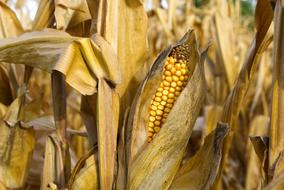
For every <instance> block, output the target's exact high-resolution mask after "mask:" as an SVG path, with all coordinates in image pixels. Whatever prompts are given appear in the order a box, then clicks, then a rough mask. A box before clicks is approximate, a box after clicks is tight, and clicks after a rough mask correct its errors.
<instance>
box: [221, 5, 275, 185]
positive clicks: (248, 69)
mask: <svg viewBox="0 0 284 190" xmlns="http://www.w3.org/2000/svg"><path fill="white" fill-rule="evenodd" d="M264 15H265V16H264ZM272 18H273V11H272V8H271V6H270V4H269V2H268V1H267V0H260V1H258V2H257V6H256V11H255V20H256V29H257V32H256V35H255V39H254V40H253V42H252V44H251V46H250V49H249V51H248V54H247V57H246V59H245V62H244V63H243V66H242V69H241V71H240V74H239V76H238V78H237V81H236V83H235V85H234V87H233V90H232V91H231V93H230V95H229V97H228V98H227V99H226V102H225V105H224V112H223V117H222V121H224V122H226V123H228V124H229V125H230V126H232V127H233V126H234V125H233V122H234V121H236V118H237V117H238V115H239V113H240V111H241V108H242V105H243V101H244V97H245V95H246V92H247V90H248V87H249V84H250V81H251V79H252V77H253V76H254V72H255V69H256V67H257V64H258V61H259V58H260V55H261V53H262V52H263V51H264V50H265V49H266V48H267V47H268V45H269V44H270V42H271V40H272V36H271V34H270V33H269V32H268V30H269V27H270V24H271V22H272ZM232 130H234V129H232ZM232 137H233V136H232V135H231V136H227V137H226V139H225V143H224V147H223V157H222V164H221V167H220V168H221V170H220V172H222V171H223V168H224V166H225V163H226V160H227V155H228V151H229V149H230V145H231V141H232ZM219 174H220V173H219ZM220 176H221V175H219V177H220ZM219 179H220V178H219ZM217 184H218V185H220V180H217V182H216V185H217ZM216 187H217V186H216Z"/></svg>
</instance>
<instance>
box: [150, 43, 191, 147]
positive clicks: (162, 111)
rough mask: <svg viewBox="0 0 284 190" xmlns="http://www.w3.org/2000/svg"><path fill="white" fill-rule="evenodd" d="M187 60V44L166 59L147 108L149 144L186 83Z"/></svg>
mask: <svg viewBox="0 0 284 190" xmlns="http://www.w3.org/2000/svg"><path fill="white" fill-rule="evenodd" d="M188 60H189V46H188V45H187V44H185V45H181V46H177V47H176V48H174V49H173V50H172V52H171V54H170V55H169V56H168V57H167V59H166V62H165V64H164V66H163V76H162V82H161V83H160V86H159V87H158V89H157V90H156V92H155V94H154V95H153V97H152V100H151V105H150V108H149V113H150V115H149V121H148V125H147V126H148V142H151V141H152V140H153V138H154V137H155V135H156V134H157V133H158V132H159V131H160V129H161V127H162V125H163V123H165V121H166V119H167V117H168V115H169V112H170V111H171V109H172V107H173V105H174V103H175V101H176V99H177V98H178V96H179V95H180V93H181V91H182V90H183V89H184V87H185V86H186V84H187V82H188V78H189V68H188V64H189V63H188Z"/></svg>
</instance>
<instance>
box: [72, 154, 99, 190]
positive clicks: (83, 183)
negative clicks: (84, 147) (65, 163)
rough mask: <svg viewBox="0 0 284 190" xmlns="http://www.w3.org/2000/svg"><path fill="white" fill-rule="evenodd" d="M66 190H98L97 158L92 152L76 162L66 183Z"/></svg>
mask: <svg viewBox="0 0 284 190" xmlns="http://www.w3.org/2000/svg"><path fill="white" fill-rule="evenodd" d="M68 189H70V190H76V189H86V190H96V189H99V175H98V158H97V154H96V153H95V151H94V150H91V151H90V152H89V153H88V154H87V155H86V156H83V157H82V158H81V159H80V160H79V161H78V162H77V164H76V166H75V168H74V169H73V171H72V174H71V177H70V180H69V182H68Z"/></svg>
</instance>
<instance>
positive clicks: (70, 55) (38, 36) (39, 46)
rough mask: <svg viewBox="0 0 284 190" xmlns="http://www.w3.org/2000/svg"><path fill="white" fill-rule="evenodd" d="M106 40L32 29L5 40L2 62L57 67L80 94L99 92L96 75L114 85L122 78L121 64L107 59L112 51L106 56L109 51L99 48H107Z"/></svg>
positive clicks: (0, 51)
mask: <svg viewBox="0 0 284 190" xmlns="http://www.w3.org/2000/svg"><path fill="white" fill-rule="evenodd" d="M103 43H104V42H102V40H101V41H100V43H99V44H98V45H97V44H95V43H94V42H93V41H92V40H90V39H89V38H76V37H72V36H70V35H68V34H67V33H65V32H60V31H55V30H51V29H49V30H45V31H43V32H30V33H26V34H24V35H22V36H20V37H19V38H13V39H5V40H2V41H1V42H0V61H5V62H9V63H17V64H25V65H28V66H31V67H36V68H40V69H42V70H44V71H47V72H52V70H57V71H59V72H61V73H63V74H64V75H65V80H66V82H67V83H68V84H70V85H71V86H72V87H73V88H75V89H76V90H78V91H79V92H80V93H81V94H83V95H91V94H93V93H94V92H96V85H97V78H106V79H107V80H109V81H111V82H112V83H113V84H117V83H118V82H119V81H120V73H119V70H118V69H117V67H118V64H117V63H116V62H110V60H112V61H113V60H114V59H107V60H106V59H105V57H108V56H110V57H113V54H110V55H106V54H105V53H104V52H106V51H105V50H104V52H102V51H101V49H100V46H102V47H105V46H104V44H103ZM105 43H106V42H105ZM102 44H103V45H102ZM107 52H108V53H111V52H112V51H111V50H109V51H107ZM103 53H104V55H102V54H103ZM115 61H116V60H115Z"/></svg>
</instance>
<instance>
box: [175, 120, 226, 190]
mask: <svg viewBox="0 0 284 190" xmlns="http://www.w3.org/2000/svg"><path fill="white" fill-rule="evenodd" d="M227 132H228V126H227V125H225V124H222V123H218V125H217V128H216V129H215V130H214V131H212V132H211V133H210V134H209V135H208V136H207V137H206V139H205V142H204V145H203V146H202V148H201V149H200V150H199V151H198V152H197V153H196V154H195V156H194V157H192V158H190V159H189V160H188V161H187V162H186V163H185V164H184V165H182V167H181V168H180V169H179V171H178V173H177V175H176V176H175V179H174V181H173V183H172V185H171V188H170V189H172V190H182V189H184V190H185V189H187V190H203V189H209V188H210V187H211V185H212V184H213V182H214V180H215V177H216V175H217V172H218V168H219V164H220V160H221V150H222V144H223V139H224V137H225V136H226V135H227Z"/></svg>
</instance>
